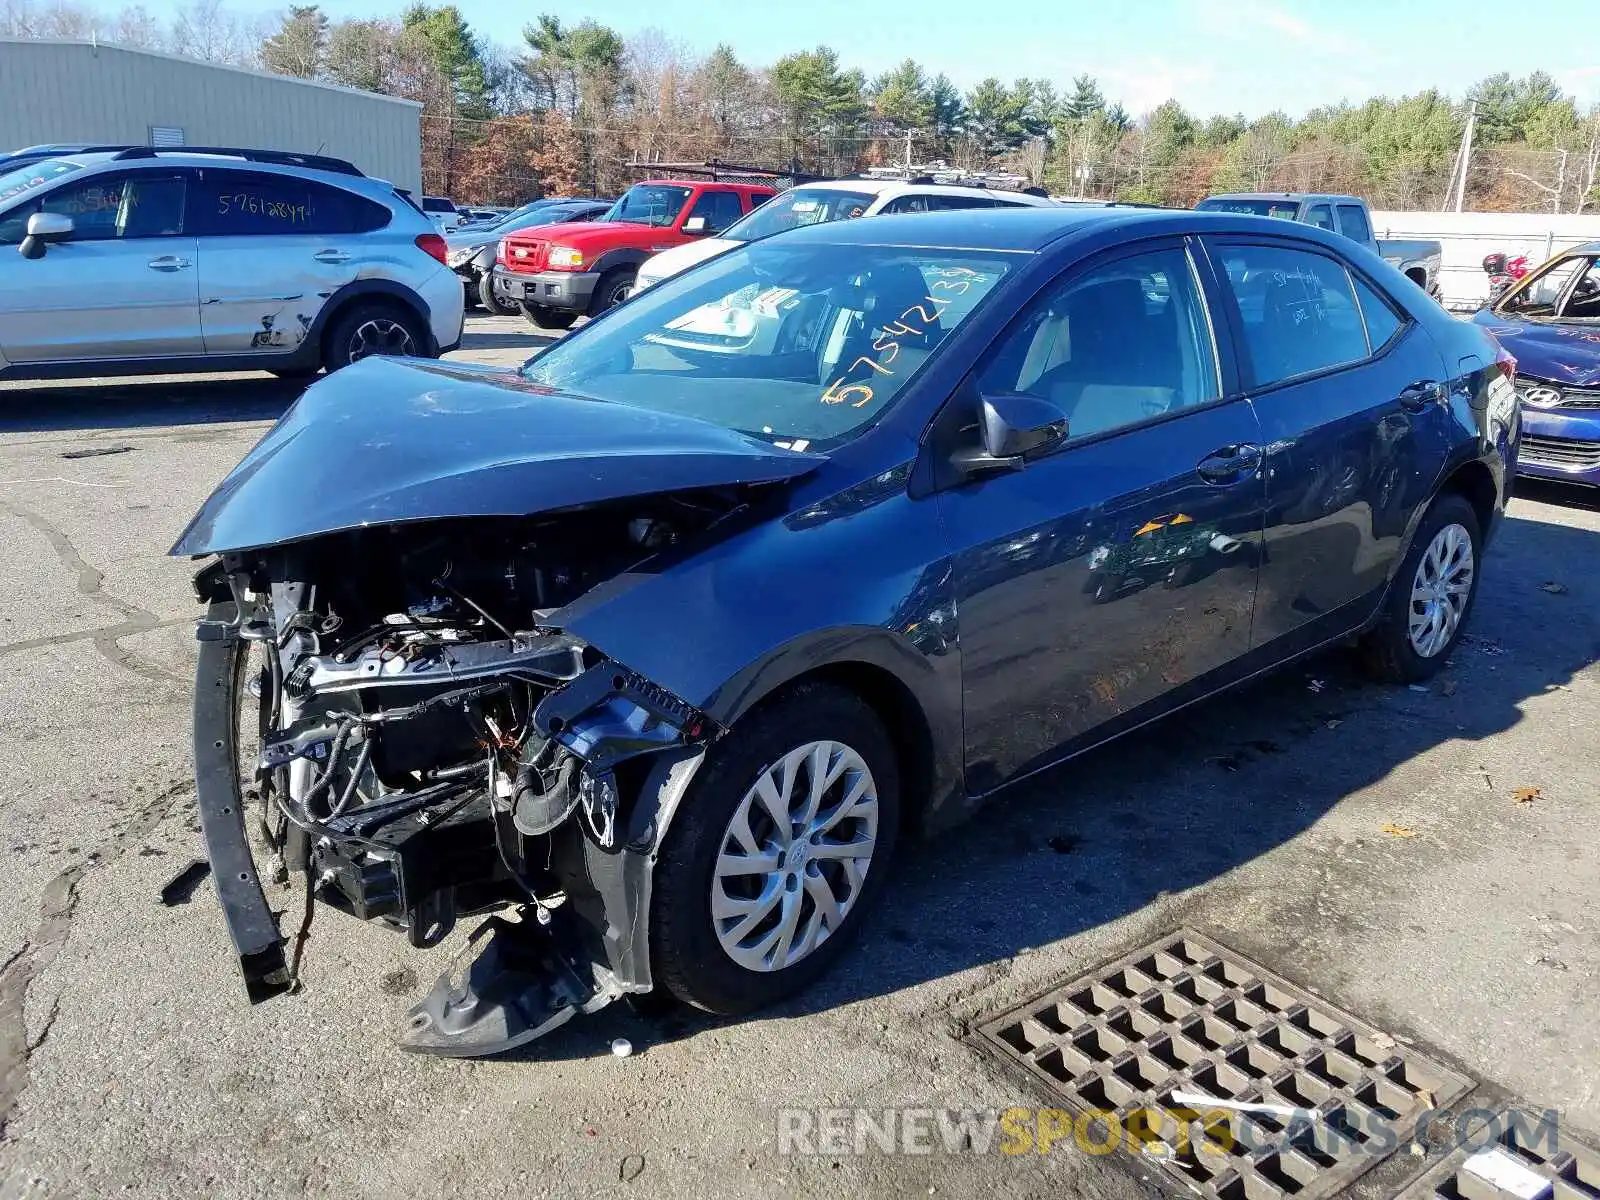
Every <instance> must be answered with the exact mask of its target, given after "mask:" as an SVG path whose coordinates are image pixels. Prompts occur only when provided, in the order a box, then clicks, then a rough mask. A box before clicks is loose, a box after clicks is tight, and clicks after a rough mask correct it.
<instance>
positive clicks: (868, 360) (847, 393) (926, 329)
mask: <svg viewBox="0 0 1600 1200" xmlns="http://www.w3.org/2000/svg"><path fill="white" fill-rule="evenodd" d="M952 269H953V270H957V271H959V270H963V269H964V268H959V267H958V268H952ZM971 273H972V274H976V272H971ZM949 304H950V301H949V300H941V299H938V298H937V297H934V296H924V297H923V298H922V301H921V303H918V304H913V305H912V306H911V307H910V308H908V309H906V310H905V311H904V312H903V313H901V314H900V315H899V316H898V317H897V318H895V319H894V320H893V321H891V322H890V323H889V324H887V325H885V326H884V327H883V328H882V329H881V330H879V331H878V335H877V336H876V337H874V338H873V339H872V349H873V352H874V354H876V355H877V357H873V355H869V354H863V355H862V356H861V357H860V358H858V359H856V360H855V362H853V363H851V364H850V365H849V366H848V367H846V368H845V369H844V372H843V374H841V375H840V376H839V378H837V379H835V380H834V381H833V382H832V383H830V384H829V385H828V387H827V390H826V391H824V392H823V393H822V396H821V397H820V399H821V400H822V403H824V404H849V405H850V407H851V408H865V407H866V406H867V405H869V404H871V403H872V401H873V398H874V393H873V390H872V385H871V384H870V383H866V382H856V383H847V382H846V380H848V379H849V378H850V376H851V375H852V374H853V373H854V372H855V371H856V369H857V368H858V367H865V368H866V369H867V370H868V371H871V372H875V373H877V374H879V375H890V376H892V375H894V373H895V371H894V367H893V363H894V360H895V359H897V358H898V357H900V343H899V342H898V341H895V340H894V339H896V338H902V337H921V336H924V335H926V334H928V333H930V332H932V331H933V326H934V323H935V322H936V321H938V319H939V310H940V309H942V308H946V307H948V306H949ZM929 305H932V306H933V311H932V312H929V311H928V306H929ZM915 322H920V323H915Z"/></svg>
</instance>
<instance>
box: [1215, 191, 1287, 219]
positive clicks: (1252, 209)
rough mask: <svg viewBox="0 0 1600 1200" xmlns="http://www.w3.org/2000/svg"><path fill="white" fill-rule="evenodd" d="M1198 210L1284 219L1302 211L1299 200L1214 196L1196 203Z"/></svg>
mask: <svg viewBox="0 0 1600 1200" xmlns="http://www.w3.org/2000/svg"><path fill="white" fill-rule="evenodd" d="M1195 209H1196V211H1198V212H1226V213H1238V214H1240V215H1241V216H1246V217H1277V218H1278V219H1279V220H1282V221H1292V220H1294V215H1295V213H1297V212H1299V211H1300V202H1299V201H1298V200H1240V199H1234V198H1229V197H1226V196H1214V197H1212V198H1211V199H1209V200H1202V201H1200V203H1199V204H1196V205H1195Z"/></svg>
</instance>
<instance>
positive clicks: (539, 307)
mask: <svg viewBox="0 0 1600 1200" xmlns="http://www.w3.org/2000/svg"><path fill="white" fill-rule="evenodd" d="M521 308H522V315H523V316H524V317H526V318H527V319H528V324H530V325H532V326H533V327H534V328H535V329H571V328H572V323H573V322H574V321H576V320H577V319H578V314H577V313H575V312H568V311H566V310H565V309H560V308H546V307H545V306H544V305H543V304H523V305H521Z"/></svg>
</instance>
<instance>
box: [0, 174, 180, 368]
mask: <svg viewBox="0 0 1600 1200" xmlns="http://www.w3.org/2000/svg"><path fill="white" fill-rule="evenodd" d="M185 182H186V181H185V175H184V173H183V172H172V173H167V172H162V171H136V172H128V173H126V174H115V175H96V176H92V177H90V178H89V179H87V180H80V181H77V182H74V183H69V184H64V185H62V186H60V187H57V188H56V189H55V190H54V191H51V192H49V193H47V194H45V195H44V196H42V197H40V198H39V199H38V200H37V201H35V202H34V203H32V204H30V205H27V206H25V209H13V210H12V211H11V212H9V213H7V214H6V218H5V220H4V221H3V222H0V254H3V255H5V256H6V257H5V259H4V260H3V261H5V264H6V265H5V267H4V273H3V276H0V352H3V354H4V356H5V358H6V359H7V360H8V361H10V362H13V363H19V364H21V363H50V362H71V361H75V360H83V361H96V360H106V361H111V360H122V359H145V358H171V357H183V356H188V355H196V354H199V353H200V351H201V342H200V312H199V293H198V289H197V284H196V272H195V257H196V255H195V240H194V238H193V237H191V236H188V235H187V233H186V231H185V228H184V220H185ZM41 211H42V212H53V213H61V214H63V215H65V216H69V217H71V218H72V223H73V230H72V234H71V235H70V236H69V237H68V238H67V239H66V240H64V241H60V242H55V243H53V244H52V245H50V246H49V248H48V249H47V250H46V251H45V253H44V256H43V257H42V258H35V259H26V258H23V257H22V256H21V254H19V253H18V252H17V248H18V246H19V245H20V243H21V242H22V240H23V238H24V237H25V236H26V234H27V220H28V217H30V216H32V215H33V214H34V213H36V212H41Z"/></svg>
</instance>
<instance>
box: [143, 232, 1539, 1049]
mask: <svg viewBox="0 0 1600 1200" xmlns="http://www.w3.org/2000/svg"><path fill="white" fill-rule="evenodd" d="M1512 371H1513V366H1512V364H1511V362H1510V361H1509V359H1508V357H1507V356H1506V355H1504V354H1503V353H1501V352H1500V351H1499V349H1498V347H1497V346H1496V345H1495V344H1494V342H1493V340H1492V339H1491V338H1490V337H1489V336H1488V335H1487V334H1486V333H1485V332H1484V331H1483V330H1481V329H1479V328H1476V327H1475V326H1473V325H1471V324H1465V323H1460V322H1456V321H1453V320H1451V319H1450V318H1449V317H1448V316H1447V315H1446V314H1445V313H1444V312H1443V311H1442V310H1440V309H1439V308H1438V306H1437V305H1435V304H1434V303H1433V302H1431V301H1430V300H1429V299H1428V298H1427V297H1426V296H1424V295H1423V294H1422V292H1421V291H1419V290H1418V289H1417V288H1415V287H1414V286H1412V285H1411V284H1410V283H1409V282H1408V281H1407V280H1406V279H1405V278H1404V277H1403V276H1401V275H1400V274H1399V273H1398V272H1396V271H1395V270H1394V269H1393V268H1391V267H1389V266H1387V265H1385V264H1384V263H1383V262H1382V260H1380V259H1379V258H1377V257H1376V256H1375V255H1373V254H1371V253H1369V252H1367V251H1366V250H1364V249H1363V248H1362V247H1360V246H1357V245H1356V244H1354V243H1352V242H1350V241H1349V240H1347V239H1342V238H1340V237H1338V236H1337V235H1335V234H1331V233H1325V232H1323V231H1321V230H1318V229H1314V228H1310V227H1306V226H1287V225H1285V224H1284V223H1281V222H1272V221H1267V220H1263V219H1256V218H1249V217H1238V216H1230V215H1224V214H1208V213H1194V212H1176V211H1170V212H1169V211H1152V210H1139V209H1122V208H1102V209H1088V210H1075V211H1072V210H1043V209H1022V210H1016V211H998V210H991V211H981V212H962V213H951V214H924V215H917V216H903V217H883V218H879V219H875V220H872V221H847V222H838V223H834V224H827V225H819V226H815V227H812V228H809V229H803V230H798V231H795V232H792V233H788V234H783V235H780V236H778V237H775V238H772V239H770V240H766V241H761V242H757V243H753V244H751V245H747V246H744V247H741V248H739V249H735V250H732V251H729V252H728V253H727V254H725V255H723V256H721V257H719V258H717V259H715V260H714V261H712V262H710V263H707V264H705V265H703V266H701V267H700V268H699V269H697V270H695V271H692V272H688V273H686V274H684V275H682V276H679V277H676V278H673V279H669V280H667V281H665V282H663V283H662V284H660V285H659V286H657V287H655V288H652V289H651V290H650V291H648V292H646V293H644V294H643V295H641V296H639V297H637V298H636V299H634V300H633V301H630V302H629V303H627V304H625V305H623V306H621V307H619V308H617V309H616V310H615V311H613V312H611V313H608V314H607V315H606V316H604V317H603V318H601V319H599V320H596V321H594V322H593V323H591V324H590V325H588V326H587V327H585V328H583V329H581V330H579V331H578V332H577V333H575V334H573V335H571V336H569V337H567V338H566V339H564V340H562V341H561V342H559V343H557V344H555V345H553V346H552V347H550V348H549V349H547V350H545V351H544V352H543V353H542V354H540V355H538V356H536V357H535V358H533V359H531V360H530V361H529V362H528V363H527V364H526V365H525V366H524V367H523V368H522V369H521V370H519V371H515V372H504V371H496V370H488V369H481V368H473V367H468V366H463V365H458V364H452V363H440V362H431V361H406V360H397V359H378V360H373V361H370V362H363V363H359V364H357V365H356V366H355V367H353V368H351V369H349V370H347V371H341V372H340V373H339V374H337V375H335V376H333V377H331V378H329V379H326V380H324V381H322V382H320V383H317V384H315V385H313V386H312V387H311V388H309V389H308V390H307V391H306V393H305V394H304V396H303V397H302V398H301V399H300V400H299V402H298V403H297V404H296V405H295V406H294V407H293V409H291V410H290V411H289V412H288V413H287V414H286V415H285V416H284V417H283V419H282V420H281V421H280V422H279V424H278V425H277V427H276V428H274V429H273V430H272V431H271V432H269V433H268V434H267V436H266V437H265V438H264V439H263V440H262V441H261V443H260V444H259V445H258V446H256V447H255V449H254V450H252V451H251V452H250V454H249V455H248V456H247V457H246V458H245V460H244V461H243V462H242V463H240V464H239V466H238V467H237V468H236V469H235V470H234V472H233V473H232V474H231V475H229V476H228V478H227V479H226V480H225V481H224V482H223V483H222V485H221V486H220V487H219V488H218V489H217V491H216V493H215V494H214V495H213V496H212V497H211V498H210V500H208V501H207V503H206V504H205V506H204V507H203V508H202V510H201V511H200V513H199V514H198V515H197V516H196V517H195V518H194V521H193V522H192V524H191V525H190V527H189V528H188V529H187V531H185V532H184V534H183V535H182V537H181V538H180V539H179V540H178V543H177V545H176V546H175V548H174V553H176V554H180V555H188V556H195V557H204V558H207V559H209V560H210V561H208V562H207V563H206V565H205V566H204V567H203V568H202V569H201V571H200V573H199V575H198V577H197V588H198V591H199V593H200V595H201V598H202V599H203V600H204V601H206V602H207V603H208V604H209V605H210V608H209V612H208V614H207V616H206V618H205V619H204V620H203V621H202V622H201V624H200V626H199V636H200V639H201V654H200V664H199V677H198V681H197V694H196V700H195V731H196V741H195V748H196V757H197V772H198V794H199V804H200V810H201V815H202V819H203V826H204V831H205V837H206V841H207V843H208V846H209V851H210V858H211V862H212V864H213V866H214V867H215V869H216V879H217V884H218V887H219V889H220V894H221V899H222V904H223V909H224V912H225V914H226V917H227V920H228V923H229V927H230V930H231V932H232V935H233V938H234V941H235V944H236V946H237V949H238V953H239V960H240V966H241V968H242V970H243V973H244V976H245V979H246V983H247V985H248V988H249V992H250V995H251V996H252V997H253V998H256V999H261V998H265V997H266V996H269V995H272V994H274V993H275V992H280V991H283V990H286V989H287V988H288V987H289V986H290V985H291V983H292V980H293V977H294V976H295V974H296V972H297V971H298V969H299V966H300V963H299V958H300V955H299V950H300V948H301V946H302V945H303V937H301V936H298V935H297V933H296V927H295V926H294V925H293V924H291V925H289V926H285V927H282V928H280V926H279V925H278V922H277V918H276V917H275V916H274V914H273V912H272V911H271V909H270V908H269V906H268V904H267V901H266V897H265V894H264V890H263V886H262V879H261V877H262V875H267V876H269V877H270V878H273V879H276V880H278V881H279V882H280V883H281V882H283V881H285V880H288V881H296V880H297V881H298V886H299V887H301V888H302V889H304V891H303V895H304V896H305V904H304V908H303V910H302V908H301V906H300V905H298V904H294V905H285V904H281V903H280V904H279V907H284V908H289V909H291V910H292V911H293V912H294V914H295V917H294V920H296V921H299V922H301V924H300V925H299V926H298V929H299V934H303V933H304V930H305V924H306V923H309V921H310V920H311V917H312V914H313V913H315V912H317V911H318V910H319V909H320V908H328V907H331V908H334V909H337V910H341V911H342V912H343V913H346V914H350V915H353V916H355V917H358V918H363V919H369V920H373V921H376V922H381V923H383V924H386V925H388V926H391V927H392V928H394V929H396V930H398V931H400V932H402V933H403V934H404V935H405V936H406V937H408V938H409V939H410V940H411V942H412V943H413V944H415V945H417V946H432V945H436V944H438V943H439V942H441V941H442V940H443V939H444V938H445V937H446V935H447V934H449V932H450V931H451V929H452V928H453V927H454V926H455V924H456V923H457V921H458V920H460V919H464V918H467V917H469V916H476V917H481V918H482V923H481V924H479V925H478V926H477V932H476V933H475V934H474V935H473V937H472V939H471V941H470V946H471V955H472V957H471V962H470V965H469V966H468V967H467V968H466V970H465V974H464V976H463V977H462V978H460V979H452V978H448V977H446V978H442V979H441V982H440V984H439V986H438V987H436V988H435V989H434V991H433V992H432V993H431V994H430V995H429V996H427V997H426V998H425V999H424V1000H423V1001H421V1002H420V1003H419V1004H418V1005H417V1006H416V1007H415V1009H413V1011H412V1013H411V1014H410V1019H409V1023H408V1025H407V1026H406V1028H405V1030H404V1032H403V1034H402V1044H403V1045H405V1046H407V1047H409V1048H411V1049H415V1050H423V1051H428V1052H433V1053H442V1054H457V1055H470V1054H486V1053H493V1052H496V1051H499V1050H503V1049H506V1048H508V1047H510V1046H514V1045H517V1044H518V1043H521V1042H525V1041H527V1040H529V1039H531V1038H534V1037H537V1036H539V1035H540V1034H542V1033H544V1032H546V1031H547V1030H549V1029H551V1028H554V1027H555V1026H556V1025H559V1024H560V1023H561V1022H563V1021H565V1020H567V1019H569V1018H570V1017H571V1016H572V1015H573V1014H575V1013H578V1012H582V1011H591V1010H593V1009H595V1008H597V1007H599V1006H601V1005H603V1004H606V1003H608V1002H609V1001H611V1000H613V999H615V998H616V997H619V996H622V995H625V994H627V993H638V992H646V991H650V990H652V989H664V990H665V991H666V992H668V993H670V994H671V995H672V996H674V997H677V998H678V999H680V1000H682V1001H684V1002H687V1003H689V1004H692V1005H697V1006H699V1007H701V1008H703V1009H707V1010H710V1011H712V1012H717V1013H739V1012H745V1011H748V1010H750V1009H753V1008H755V1007H758V1006H760V1005H763V1004H766V1003H769V1002H771V1001H774V1000H777V999H779V998H782V997H785V996H788V995H790V994H792V993H793V992H795V991H796V990H797V989H799V988H801V987H803V986H805V985H806V984H807V983H808V982H809V981H811V980H812V979H814V978H816V977H817V976H818V975H819V974H820V973H821V972H823V971H825V970H827V969H828V967H829V966H830V964H832V963H833V962H834V961H835V960H836V959H837V958H838V957H839V955H840V954H841V953H842V952H844V950H845V949H846V947H847V946H848V945H849V943H850V941H851V939H852V938H853V937H854V936H855V934H856V933H857V931H858V928H859V927H860V925H861V923H862V922H863V921H865V920H867V919H869V918H870V915H871V913H872V910H873V909H874V908H875V907H876V905H877V904H878V902H879V900H880V898H881V896H882V893H883V891H884V889H885V888H888V887H892V886H893V883H894V877H893V873H892V868H893V865H894V857H895V851H896V848H897V846H898V845H899V844H900V843H901V840H902V838H904V837H905V836H906V835H907V834H908V833H916V834H919V835H921V834H929V833H933V832H936V831H939V830H941V829H944V828H947V827H949V826H951V825H953V824H955V823H956V822H958V821H961V820H963V819H965V818H968V817H969V816H971V815H972V814H973V813H974V812H975V811H976V810H978V809H979V807H980V806H981V804H982V802H983V801H984V800H986V799H987V798H988V797H990V796H992V795H994V794H995V793H996V792H997V791H999V790H1000V789H1002V788H1005V787H1007V786H1008V785H1010V784H1013V783H1015V782H1016V781H1018V780H1021V779H1024V778H1026V777H1028V776H1030V775H1032V774H1034V773H1036V772H1038V771H1041V770H1043V769H1045V768H1047V767H1050V766H1052V765H1054V764H1057V763H1060V762H1062V761H1064V760H1065V759H1067V758H1069V757H1071V756H1073V755H1075V754H1078V753H1080V752H1082V751H1083V750H1085V749H1087V748H1089V747H1091V746H1094V745H1097V744H1099V743H1102V742H1105V741H1107V740H1108V739H1111V738H1114V737H1116V736H1117V735H1118V734H1121V733H1123V732H1126V731H1128V730H1131V729H1133V728H1135V727H1137V726H1139V725H1142V724H1144V723H1145V722H1148V721H1150V720H1152V719H1155V718H1157V717H1160V716H1163V715H1164V714H1168V713H1171V712H1173V711H1174V710H1176V709H1179V708H1182V707H1183V706H1185V705H1187V704H1190V703H1193V702H1195V701H1197V700H1200V699H1202V698H1204V697H1206V696H1209V695H1211V694H1214V693H1216V692H1218V691H1220V690H1222V689H1225V688H1227V687H1230V686H1232V685H1234V684H1237V683H1239V682H1241V681H1243V680H1245V679H1248V678H1250V677H1251V676H1253V675H1255V674H1256V673H1258V672H1260V671H1262V670H1263V669H1266V668H1269V667H1272V666H1274V665H1277V664H1281V663H1283V662H1285V661H1287V660H1290V659H1292V658H1295V657H1296V656H1299V655H1302V654H1304V653H1307V652H1309V651H1312V650H1314V649H1316V648H1318V647H1321V646H1325V645H1328V644H1330V643H1333V642H1336V641H1341V640H1344V639H1349V638H1355V639H1358V640H1359V643H1360V646H1361V650H1362V653H1363V655H1364V657H1365V660H1366V662H1367V663H1368V664H1369V665H1370V667H1371V669H1372V670H1373V671H1374V672H1375V673H1376V674H1377V675H1378V676H1379V677H1380V678H1383V679H1387V680H1393V681H1415V680H1420V679H1425V678H1427V677H1428V676H1429V675H1431V674H1432V673H1433V672H1435V671H1437V670H1438V669H1439V667H1440V665H1441V664H1442V663H1443V662H1444V661H1445V659H1446V658H1447V656H1448V655H1449V654H1450V653H1451V650H1452V648H1453V647H1454V646H1455V645H1456V643H1457V640H1458V639H1459V638H1460V636H1461V632H1462V629H1463V627H1464V625H1465V623H1466V621H1467V619H1468V617H1469V614H1470V611H1471V607H1472V603H1473V598H1474V596H1475V595H1476V593H1477V588H1478V583H1479V579H1480V577H1481V571H1482V569H1483V553H1484V549H1485V547H1486V546H1487V544H1488V542H1489V540H1490V537H1491V535H1492V534H1493V533H1494V531H1495V529H1496V526H1497V525H1498V524H1499V521H1500V519H1501V515H1502V512H1503V508H1504V503H1505V498H1506V485H1507V480H1508V478H1509V476H1510V474H1511V472H1512V471H1513V469H1514V463H1515V456H1516V447H1517V438H1518V420H1519V416H1518V404H1517V400H1516V397H1515V395H1514V392H1513V386H1514V380H1513V377H1512ZM241 763H243V764H244V765H243V770H242V771H241V769H240V764H241ZM1085 802H1086V803H1092V802H1093V798H1092V797H1088V798H1086V799H1085ZM252 842H254V843H255V844H254V845H253V846H252ZM957 852H959V851H957ZM273 886H278V885H277V884H274V885H273ZM291 943H292V948H291Z"/></svg>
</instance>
